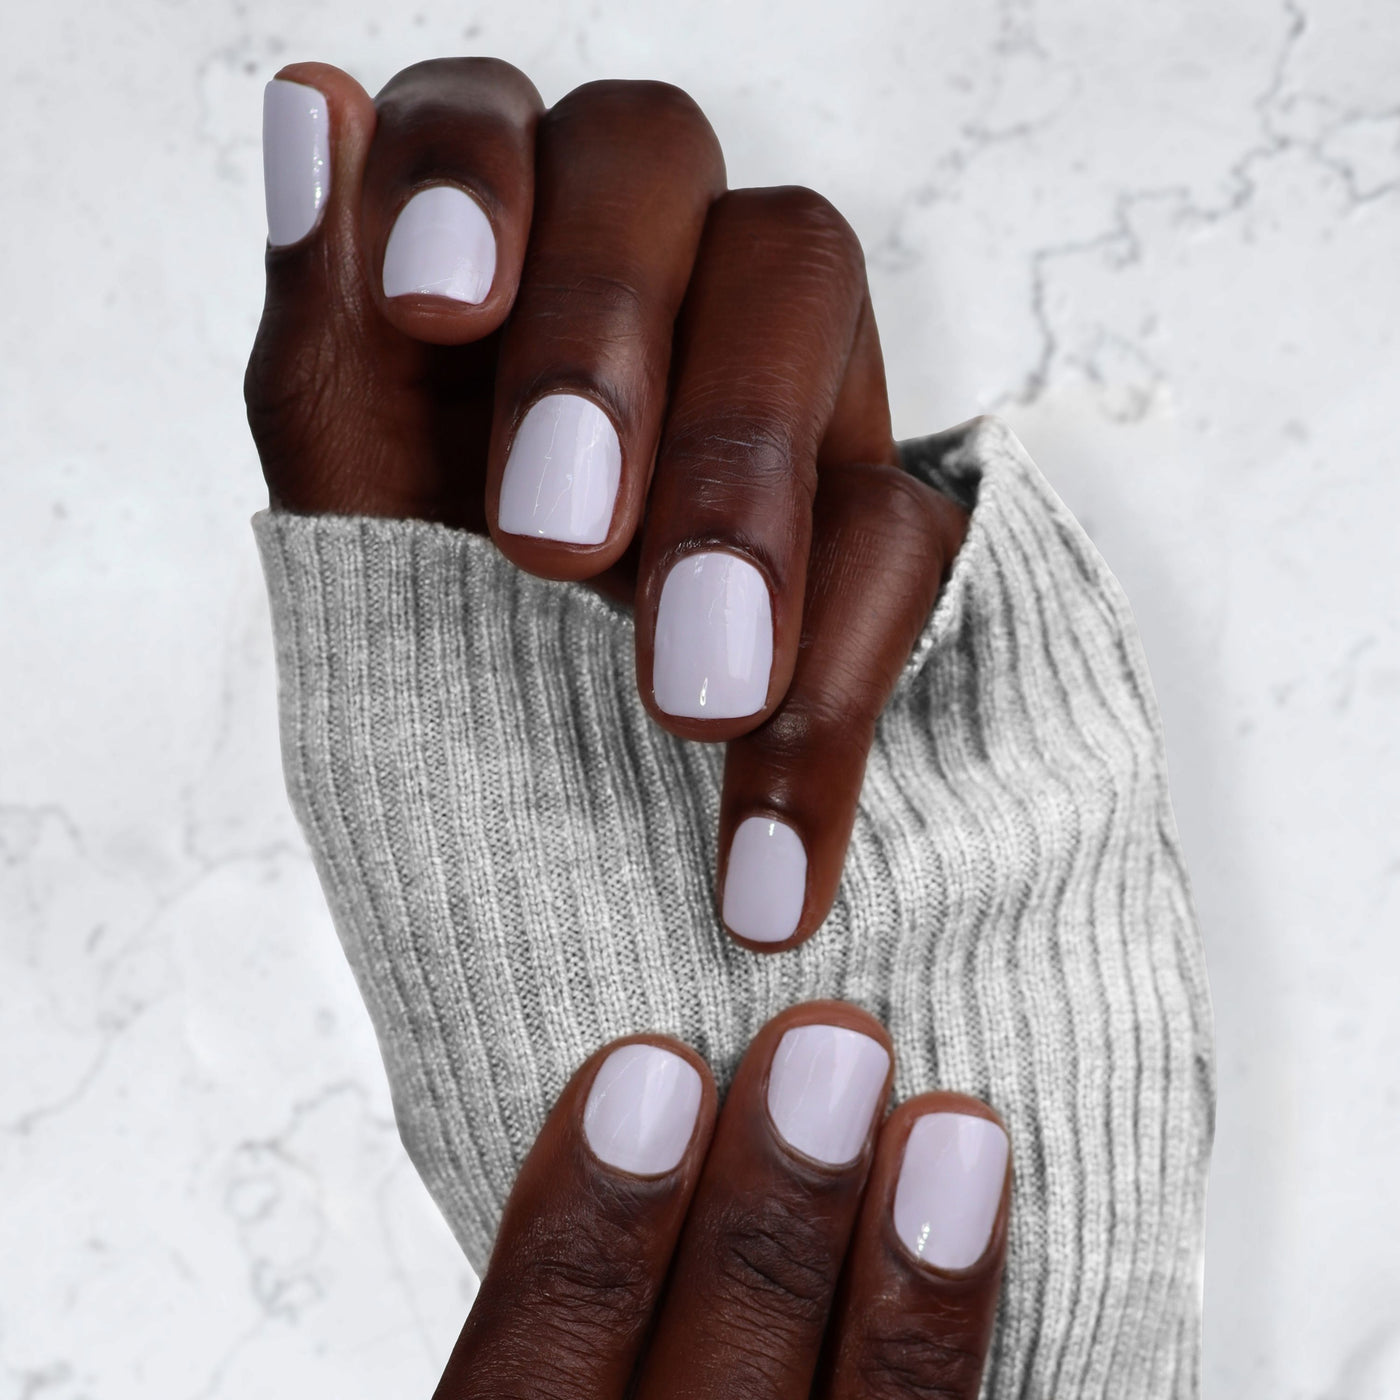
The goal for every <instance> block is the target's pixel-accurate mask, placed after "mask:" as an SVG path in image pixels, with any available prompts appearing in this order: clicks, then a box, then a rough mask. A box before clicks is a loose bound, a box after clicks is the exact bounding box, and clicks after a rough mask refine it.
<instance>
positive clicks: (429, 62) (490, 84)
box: [375, 57, 539, 105]
mask: <svg viewBox="0 0 1400 1400" xmlns="http://www.w3.org/2000/svg"><path fill="white" fill-rule="evenodd" d="M473 90H476V91H488V92H492V93H494V94H496V95H497V96H498V97H500V98H504V99H510V98H526V99H529V98H532V97H533V98H534V99H535V101H538V100H539V99H538V95H537V94H536V92H535V85H534V84H533V83H532V82H531V81H530V79H529V78H527V77H526V76H525V74H524V73H522V72H521V71H520V69H518V68H517V67H516V66H515V65H514V64H513V63H507V62H506V61H505V59H503V58H488V57H461V58H425V59H423V60H422V61H421V62H418V63H411V64H409V66H408V67H407V68H401V69H399V71H398V72H397V73H395V74H394V76H393V77H392V78H390V79H389V81H388V82H387V83H386V84H385V85H384V87H383V89H382V90H381V91H380V93H379V96H378V97H377V98H376V99H375V102H376V105H380V104H383V103H384V102H386V101H392V100H395V99H399V98H401V97H403V96H405V95H407V96H410V97H420V96H434V97H439V96H440V97H441V98H442V99H444V100H445V101H453V100H454V99H455V100H460V96H461V94H463V93H465V92H470V91H473Z"/></svg>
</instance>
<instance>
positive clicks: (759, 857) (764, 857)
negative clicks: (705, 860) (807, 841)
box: [720, 817, 807, 943]
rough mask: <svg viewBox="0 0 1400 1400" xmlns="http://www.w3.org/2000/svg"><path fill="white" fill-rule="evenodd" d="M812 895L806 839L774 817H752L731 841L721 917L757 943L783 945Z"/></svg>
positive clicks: (739, 827)
mask: <svg viewBox="0 0 1400 1400" xmlns="http://www.w3.org/2000/svg"><path fill="white" fill-rule="evenodd" d="M806 897H807V850H806V847H805V846H803V844H802V838H801V837H800V836H798V834H797V833H796V832H795V831H794V830H793V829H792V828H791V827H790V826H788V825H787V824H786V823H785V822H780V821H777V820H775V819H774V818H772V817H746V818H745V819H744V820H743V821H742V822H740V823H739V825H738V827H737V828H736V830H735V832H734V839H733V841H731V842H730V845H729V862H728V864H727V866H726V867H725V873H724V899H723V900H722V902H721V906H720V917H721V918H722V919H723V920H724V923H725V927H726V928H728V929H729V930H730V931H731V932H732V933H737V934H738V935H739V937H740V938H748V939H751V940H752V941H753V942H755V943H781V942H782V941H783V940H784V939H785V938H791V937H792V935H793V934H794V933H795V932H796V931H797V923H798V920H799V919H800V918H801V917H802V905H803V903H804V901H805V900H806Z"/></svg>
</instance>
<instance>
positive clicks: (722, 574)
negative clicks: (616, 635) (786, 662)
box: [652, 550, 773, 719]
mask: <svg viewBox="0 0 1400 1400" xmlns="http://www.w3.org/2000/svg"><path fill="white" fill-rule="evenodd" d="M772 669H773V606H772V603H771V602H770V600H769V597H768V585H767V584H766V583H765V582H764V579H763V575H762V574H760V573H759V571H758V570H757V569H756V568H754V566H753V565H752V564H750V563H749V561H748V560H747V559H741V558H739V556H738V555H736V554H726V553H722V552H720V551H718V550H716V551H704V552H700V553H697V554H687V555H686V556H685V557H684V558H683V559H680V560H678V561H677V562H676V563H675V564H674V565H673V566H672V568H671V572H670V573H669V574H667V575H666V581H665V583H663V584H662V586H661V601H660V603H659V604H658V606H657V610H656V642H655V649H654V652H653V659H652V686H653V692H654V694H655V696H656V703H657V705H658V706H659V707H660V708H661V709H662V710H664V711H665V712H666V713H667V714H671V715H677V716H683V717H685V718H688V719H735V718H738V717H740V716H742V715H751V714H754V713H755V712H756V711H758V710H761V709H762V708H763V705H764V701H765V700H766V699H767V696H768V678H769V673H770V672H771V671H772Z"/></svg>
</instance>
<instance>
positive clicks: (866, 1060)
mask: <svg viewBox="0 0 1400 1400" xmlns="http://www.w3.org/2000/svg"><path fill="white" fill-rule="evenodd" d="M889 1067H890V1057H889V1052H888V1051H887V1050H886V1049H885V1047H884V1046H883V1045H881V1044H880V1042H879V1041H878V1040H872V1039H871V1038H870V1037H869V1036H868V1035H862V1034H861V1033H860V1032H859V1031H853V1030H847V1029H846V1027H844V1026H794V1027H793V1028H792V1030H790V1031H788V1032H787V1033H786V1034H785V1035H784V1036H783V1038H782V1040H780V1041H779V1042H778V1049H777V1053H776V1054H774V1056H773V1065H772V1068H771V1069H770V1070H769V1072H768V1112H769V1115H770V1116H771V1117H772V1119H773V1125H774V1127H776V1128H777V1130H778V1132H779V1133H781V1134H782V1136H783V1139H784V1140H785V1141H786V1142H787V1143H788V1145H789V1146H790V1147H795V1148H796V1149H797V1150H798V1151H799V1152H803V1153H805V1154H806V1155H807V1156H808V1157H815V1158H816V1159H817V1161H819V1162H825V1163H827V1164H828V1165H829V1166H833V1167H840V1166H845V1165H847V1164H848V1163H850V1162H854V1161H855V1160H856V1158H857V1157H859V1156H860V1152H861V1148H862V1147H864V1146H865V1141H866V1139H867V1138H868V1137H869V1136H870V1125H871V1123H872V1122H873V1121H874V1118H875V1111H876V1110H877V1109H878V1108H879V1107H880V1105H881V1103H882V1102H883V1100H884V1097H885V1093H884V1090H885V1075H886V1073H887V1072H888V1071H889Z"/></svg>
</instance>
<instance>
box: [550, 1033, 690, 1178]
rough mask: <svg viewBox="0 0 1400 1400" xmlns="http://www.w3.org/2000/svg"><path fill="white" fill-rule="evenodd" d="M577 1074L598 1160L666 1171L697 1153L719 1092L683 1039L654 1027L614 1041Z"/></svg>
mask: <svg viewBox="0 0 1400 1400" xmlns="http://www.w3.org/2000/svg"><path fill="white" fill-rule="evenodd" d="M575 1082H576V1084H577V1086H578V1092H579V1093H580V1094H581V1096H582V1106H581V1108H580V1118H579V1124H580V1131H581V1133H582V1137H583V1141H584V1144H585V1145H586V1147H587V1148H588V1150H589V1152H590V1154H591V1155H592V1157H593V1158H594V1159H595V1160H596V1161H598V1162H600V1163H601V1164H602V1165H603V1166H604V1167H607V1168H609V1169H610V1170H612V1171H616V1172H621V1173H623V1174H624V1175H626V1176H630V1177H641V1178H656V1177H665V1176H669V1175H671V1174H672V1173H675V1172H676V1171H678V1169H680V1168H681V1167H682V1166H683V1165H684V1164H685V1163H686V1162H687V1160H689V1161H691V1162H692V1163H694V1162H696V1161H697V1160H698V1158H699V1156H700V1155H701V1154H702V1151H703V1146H704V1144H705V1143H706V1142H707V1141H708V1139H709V1134H710V1131H711V1130H712V1129H713V1125H714V1120H715V1115H716V1113H717V1111H718V1094H717V1091H716V1088H715V1082H714V1076H713V1074H712V1073H711V1072H710V1068H709V1066H708V1065H707V1064H706V1063H705V1061H704V1060H703V1059H702V1058H701V1057H700V1056H699V1055H698V1054H697V1053H696V1052H695V1051H694V1050H692V1049H691V1048H690V1047H689V1046H688V1045H686V1044H684V1043H683V1042H681V1041H678V1040H675V1039H674V1038H672V1037H670V1036H662V1035H653V1034H642V1035H635V1036H627V1037H624V1038H623V1039H621V1040H617V1041H613V1042H612V1043H611V1044H609V1045H606V1046H604V1047H603V1048H602V1049H600V1050H599V1051H597V1052H596V1053H595V1054H594V1055H593V1056H591V1057H590V1058H589V1060H588V1061H587V1062H586V1063H585V1064H584V1066H583V1067H582V1068H581V1069H580V1071H579V1074H578V1075H577V1076H576V1081H575Z"/></svg>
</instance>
